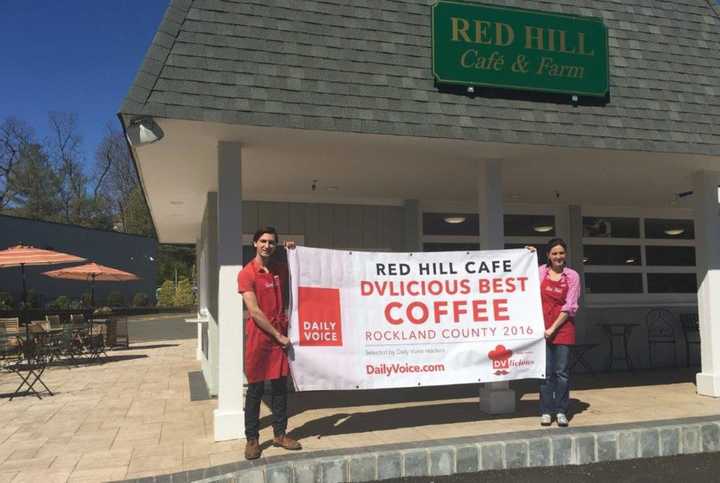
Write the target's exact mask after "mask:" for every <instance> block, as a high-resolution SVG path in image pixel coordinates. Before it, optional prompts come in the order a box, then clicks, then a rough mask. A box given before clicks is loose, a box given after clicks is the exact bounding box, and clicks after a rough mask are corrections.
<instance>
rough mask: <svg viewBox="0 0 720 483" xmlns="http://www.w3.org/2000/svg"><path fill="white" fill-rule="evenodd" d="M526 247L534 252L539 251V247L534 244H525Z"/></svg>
mask: <svg viewBox="0 0 720 483" xmlns="http://www.w3.org/2000/svg"><path fill="white" fill-rule="evenodd" d="M525 249H526V250H528V251H530V252H533V253H534V252H536V251H537V248H535V247H534V246H532V245H525Z"/></svg>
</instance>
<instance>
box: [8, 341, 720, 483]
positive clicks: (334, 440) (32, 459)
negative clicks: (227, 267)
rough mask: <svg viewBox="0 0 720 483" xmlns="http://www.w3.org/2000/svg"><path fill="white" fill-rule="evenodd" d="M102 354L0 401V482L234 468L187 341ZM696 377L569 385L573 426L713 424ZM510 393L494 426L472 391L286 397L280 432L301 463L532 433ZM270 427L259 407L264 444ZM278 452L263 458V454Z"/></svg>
mask: <svg viewBox="0 0 720 483" xmlns="http://www.w3.org/2000/svg"><path fill="white" fill-rule="evenodd" d="M109 354H110V356H111V361H110V362H107V363H105V364H102V365H98V364H93V365H85V366H81V367H72V368H66V367H53V368H51V369H49V370H48V371H47V373H46V375H45V376H44V378H43V379H44V380H45V382H46V383H47V384H48V386H49V387H50V388H51V389H52V390H53V391H55V392H56V395H55V396H53V397H44V398H43V399H42V400H38V399H37V398H35V397H30V396H26V397H21V398H16V399H15V400H13V401H12V402H11V401H9V400H8V398H7V397H2V398H0V418H1V420H2V421H3V422H4V425H3V426H2V427H0V482H3V481H13V482H20V481H38V480H43V481H44V482H46V483H47V482H52V481H60V482H64V481H106V480H118V479H125V478H140V477H144V476H151V475H159V474H168V473H175V472H180V471H185V470H190V469H197V468H205V467H209V466H215V465H222V464H225V463H231V462H237V461H241V460H242V454H243V448H244V441H228V442H222V443H215V442H213V437H212V435H213V428H212V423H213V417H212V412H213V410H214V409H215V407H216V404H217V403H216V401H215V400H205V401H190V389H189V384H188V373H189V372H195V371H199V370H200V369H199V363H198V362H197V361H196V360H195V358H194V354H195V341H194V340H192V339H185V340H177V341H161V342H157V343H155V342H148V343H141V344H133V347H132V349H131V350H126V351H113V352H110V353H109ZM694 373H695V370H685V369H677V370H667V371H653V372H637V373H635V374H634V375H633V374H628V373H617V374H604V375H599V376H598V377H596V378H592V377H590V376H576V377H575V378H574V390H573V391H572V393H571V396H572V412H573V413H574V417H573V420H572V421H571V425H572V426H573V427H589V426H595V425H608V424H613V423H627V422H640V421H657V420H672V419H676V418H688V417H696V416H710V415H718V414H720V402H719V401H718V400H716V399H712V398H706V397H700V396H697V395H696V394H695V386H694V383H693V380H694ZM16 379H17V377H16V376H15V375H13V374H7V373H2V374H0V393H8V392H11V391H12V390H13V389H14V388H15V386H16V385H17V381H16ZM513 386H514V388H515V389H516V390H517V393H518V398H519V402H518V410H517V412H516V413H515V414H512V415H508V416H494V417H493V416H486V415H483V414H481V413H480V412H479V410H478V404H477V401H478V398H477V387H476V386H473V385H471V386H447V387H436V388H412V389H400V390H377V391H348V392H308V393H295V394H291V395H290V401H289V410H290V416H291V417H290V429H291V433H290V434H291V435H292V436H294V437H298V438H300V439H301V441H302V443H303V446H304V451H303V452H302V453H309V452H312V451H318V450H329V449H333V450H336V449H340V448H361V447H365V446H375V445H381V444H389V443H407V442H417V441H425V442H429V440H439V439H446V438H457V437H467V436H478V435H487V434H498V433H507V432H517V431H526V430H537V429H539V426H538V418H537V416H536V412H537V389H536V387H537V384H536V383H533V382H528V381H524V382H519V383H517V384H514V385H513ZM269 423H270V419H269V415H268V414H267V408H263V419H262V424H263V425H264V426H265V428H264V429H263V430H262V432H261V440H262V441H263V442H265V446H267V443H268V442H269V440H270V438H271V436H272V434H271V432H272V429H271V428H270V427H269ZM546 431H548V432H550V433H551V432H552V431H557V429H556V428H554V427H553V428H550V429H547V430H546ZM281 454H286V453H285V452H284V451H282V450H280V449H278V448H267V449H266V450H265V451H264V453H263V456H273V455H281Z"/></svg>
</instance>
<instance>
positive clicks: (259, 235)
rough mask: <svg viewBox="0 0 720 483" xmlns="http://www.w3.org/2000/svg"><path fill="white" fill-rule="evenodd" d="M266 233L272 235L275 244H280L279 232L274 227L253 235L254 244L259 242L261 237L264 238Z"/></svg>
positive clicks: (268, 227)
mask: <svg viewBox="0 0 720 483" xmlns="http://www.w3.org/2000/svg"><path fill="white" fill-rule="evenodd" d="M265 233H270V234H271V235H273V236H274V237H275V243H279V242H280V239H279V238H278V234H277V231H276V230H275V228H274V227H272V226H265V227H263V228H260V229H259V230H258V231H256V232H255V234H254V235H253V243H255V242H257V241H258V240H259V239H260V237H261V236H263V235H264V234H265Z"/></svg>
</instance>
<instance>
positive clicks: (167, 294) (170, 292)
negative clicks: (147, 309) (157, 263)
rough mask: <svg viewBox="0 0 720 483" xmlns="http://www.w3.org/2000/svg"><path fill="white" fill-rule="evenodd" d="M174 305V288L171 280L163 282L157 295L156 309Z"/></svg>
mask: <svg viewBox="0 0 720 483" xmlns="http://www.w3.org/2000/svg"><path fill="white" fill-rule="evenodd" d="M174 303H175V286H174V285H173V283H172V280H165V281H164V282H163V283H162V285H161V286H160V289H158V293H157V304H158V307H172V306H173V305H174Z"/></svg>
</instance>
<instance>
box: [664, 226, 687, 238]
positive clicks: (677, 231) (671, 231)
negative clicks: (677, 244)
mask: <svg viewBox="0 0 720 483" xmlns="http://www.w3.org/2000/svg"><path fill="white" fill-rule="evenodd" d="M683 233H685V228H668V229H667V230H665V234H666V235H669V236H678V235H682V234H683Z"/></svg>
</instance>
